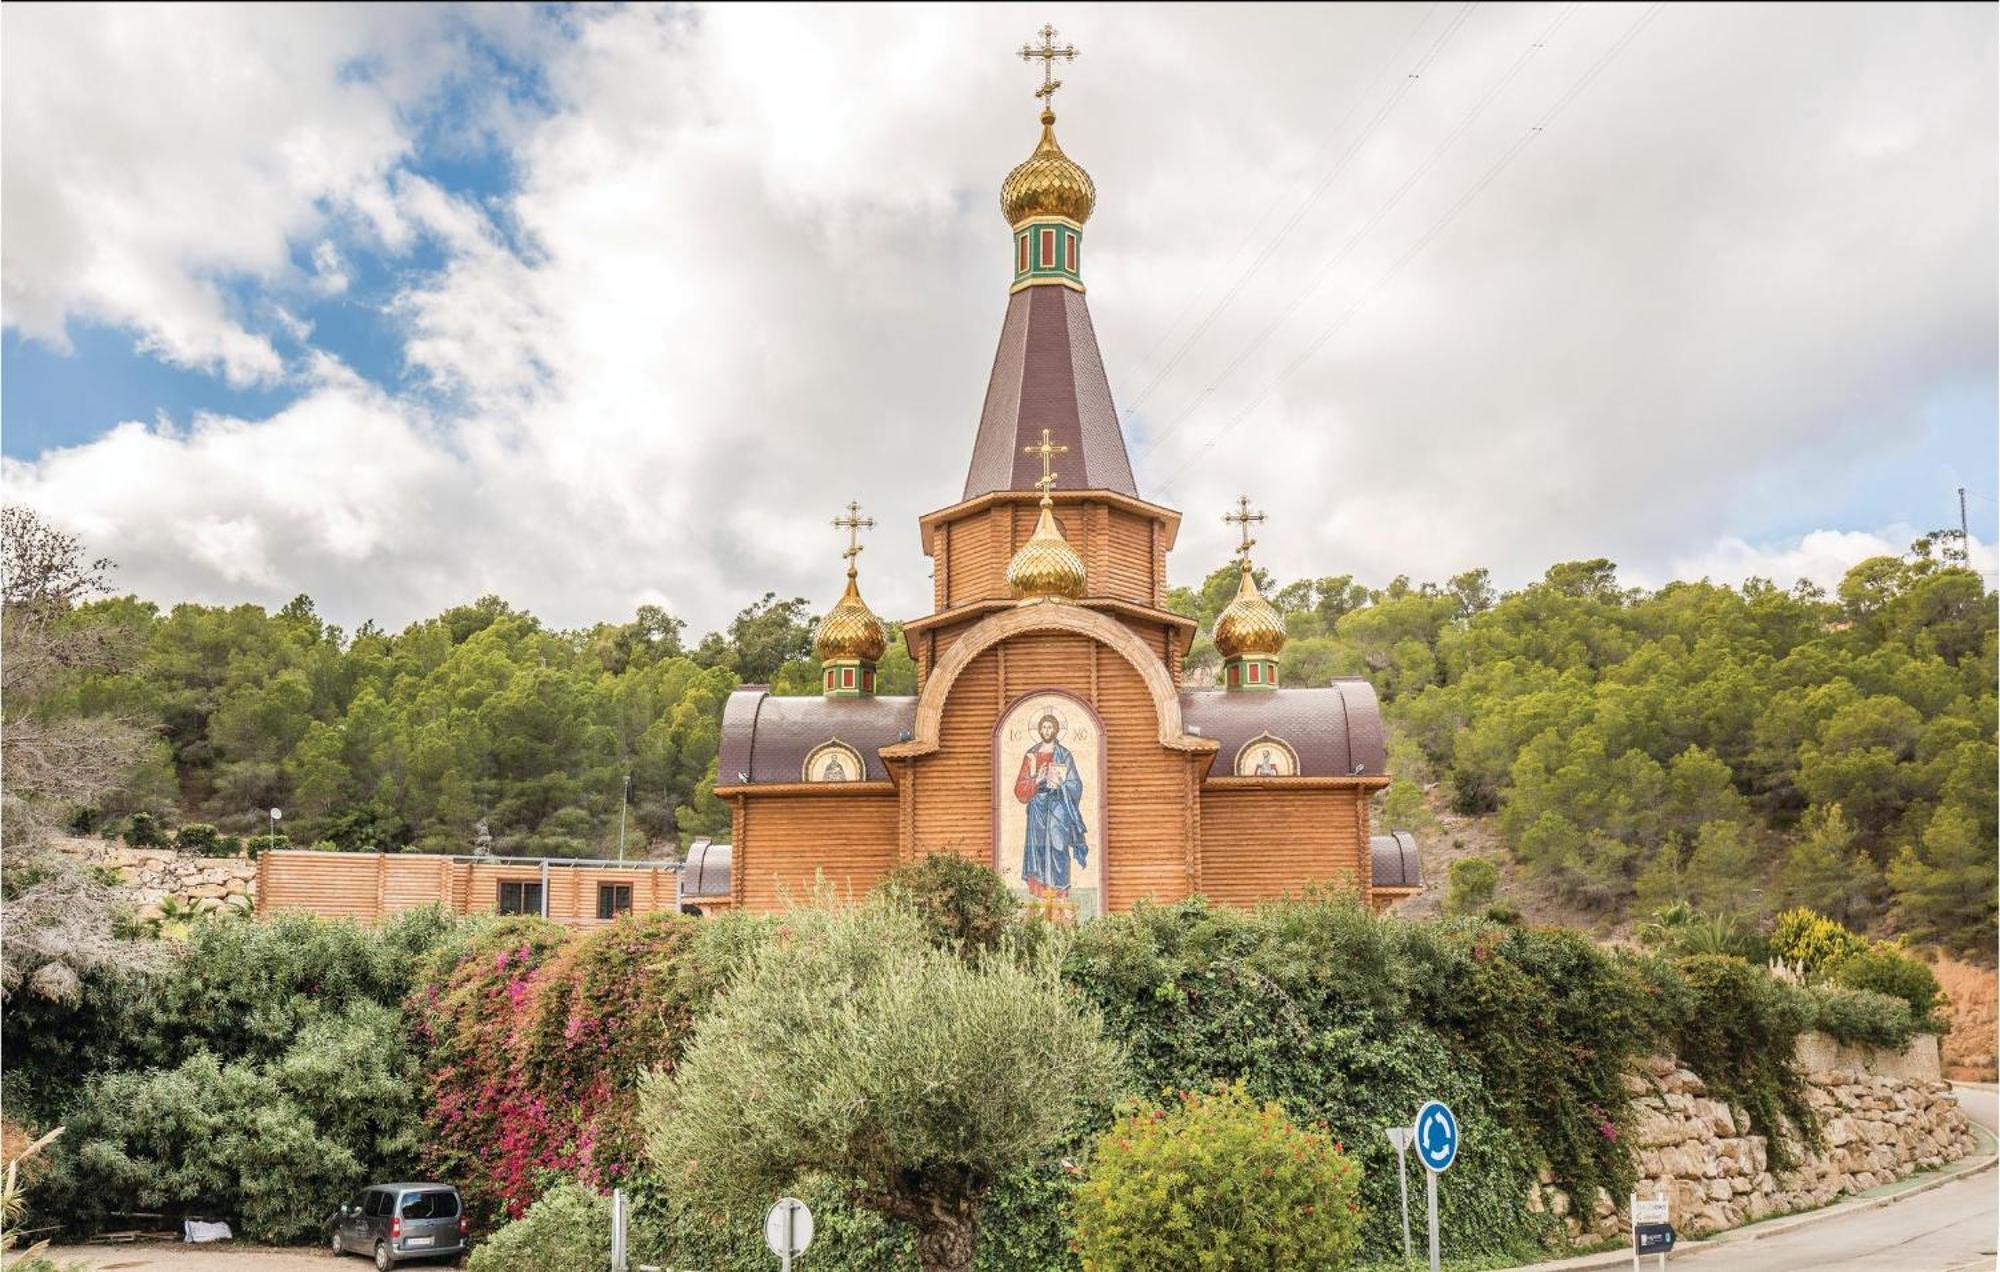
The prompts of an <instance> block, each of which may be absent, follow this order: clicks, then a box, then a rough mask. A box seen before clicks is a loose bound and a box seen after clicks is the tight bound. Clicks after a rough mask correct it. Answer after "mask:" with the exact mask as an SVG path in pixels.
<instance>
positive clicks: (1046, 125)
mask: <svg viewBox="0 0 2000 1272" xmlns="http://www.w3.org/2000/svg"><path fill="white" fill-rule="evenodd" d="M1096 206H1097V183H1096V182H1094V181H1092V180H1091V179H1090V174H1089V173H1088V172H1085V171H1084V170H1083V166H1082V165H1081V164H1079V163H1077V161H1076V160H1074V159H1072V158H1070V157H1069V156H1068V155H1066V154H1064V153H1063V148H1062V147H1061V146H1059V145H1057V144H1056V113H1055V112H1054V111H1052V110H1045V111H1043V112H1042V140H1041V144H1040V145H1038V146H1036V147H1035V153H1034V154H1031V155H1029V156H1028V157H1027V158H1026V159H1024V160H1022V161H1021V162H1020V163H1018V164H1016V165H1015V166H1014V170H1013V171H1012V172H1010V173H1008V174H1007V179H1006V180H1005V181H1002V182H1001V183H1000V210H1001V211H1002V212H1004V213H1006V214H1007V224H1009V225H1019V224H1021V222H1023V221H1026V220H1029V219H1031V218H1033V217H1038V216H1063V217H1068V218H1069V219H1070V220H1072V221H1075V222H1076V223H1077V224H1078V225H1081V224H1083V223H1084V222H1085V221H1088V220H1089V219H1090V212H1091V209H1092V208H1095V207H1096Z"/></svg>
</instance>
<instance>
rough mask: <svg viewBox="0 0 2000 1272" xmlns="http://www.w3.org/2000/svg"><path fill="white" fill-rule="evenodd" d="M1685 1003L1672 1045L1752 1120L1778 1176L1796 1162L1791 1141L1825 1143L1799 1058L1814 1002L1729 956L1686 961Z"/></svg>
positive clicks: (1678, 1007) (1682, 974) (1678, 1008)
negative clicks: (1799, 1038)
mask: <svg viewBox="0 0 2000 1272" xmlns="http://www.w3.org/2000/svg"><path fill="white" fill-rule="evenodd" d="M1678 975H1679V979H1680V981H1681V985H1680V986H1679V987H1677V988H1679V990H1680V992H1682V993H1684V994H1685V995H1686V998H1685V1000H1684V1002H1682V1003H1677V1004H1675V1006H1674V1008H1673V1011H1672V1014H1673V1016H1674V1017H1675V1023H1674V1024H1673V1025H1672V1030H1673V1037H1672V1041H1673V1048H1674V1053H1675V1055H1676V1056H1678V1057H1679V1059H1680V1062H1681V1063H1682V1064H1684V1065H1686V1066H1687V1067H1688V1068H1690V1069H1692V1070H1694V1071H1695V1072H1696V1073H1698V1074H1700V1075H1701V1076H1702V1078H1703V1080H1705V1081H1706V1082H1707V1083H1708V1085H1709V1088H1710V1089H1711V1090H1712V1091H1713V1092H1714V1093H1715V1094H1716V1095H1718V1096H1720V1097H1722V1098H1723V1099H1725V1100H1728V1101H1729V1102H1731V1103H1733V1104H1738V1105H1741V1106H1742V1107H1743V1109H1744V1111H1745V1112H1747V1113H1748V1114H1749V1116H1750V1129H1751V1130H1752V1131H1753V1132H1754V1133H1756V1134H1759V1135H1763V1136H1765V1137H1766V1138H1767V1140H1768V1144H1769V1152H1770V1158H1771V1169H1772V1170H1773V1171H1779V1170H1784V1169H1786V1168H1787V1167H1789V1166H1791V1165H1792V1164H1793V1163H1794V1161H1795V1154H1794V1152H1793V1150H1792V1146H1791V1142H1790V1139H1788V1135H1789V1136H1790V1137H1794V1138H1796V1139H1799V1140H1802V1141H1803V1142H1804V1143H1805V1144H1807V1145H1808V1146H1809V1147H1815V1148H1816V1147H1818V1146H1819V1145H1820V1143H1821V1136H1820V1126H1819V1119H1818V1118H1817V1117H1816V1116H1814V1114H1813V1110H1812V1105H1811V1104H1810V1103H1808V1102H1807V1099H1806V1080H1805V1074H1803V1073H1802V1072H1800V1070H1799V1067H1798V1061H1797V1059H1796V1050H1797V1046H1798V1037H1799V1034H1800V1033H1801V1032H1802V1031H1803V1030H1805V1029H1808V1028H1810V1027H1811V1025H1812V1023H1813V1015H1814V1009H1813V1002H1812V999H1810V998H1809V997H1808V996H1807V995H1806V992H1805V991H1804V990H1802V989H1799V988H1797V987H1795V986H1791V985H1787V984H1785V983H1784V982H1782V981H1780V980H1778V979H1777V978H1776V977H1774V976H1772V975H1771V974H1770V973H1769V972H1767V971H1765V970H1764V969H1763V968H1761V967H1757V966H1754V965H1752V964H1751V963H1749V962H1747V961H1745V960H1743V959H1740V958H1735V957H1732V956H1729V955H1722V954H1702V955H1696V956H1694V957H1692V958H1685V959H1682V960H1681V961H1680V964H1679V968H1678Z"/></svg>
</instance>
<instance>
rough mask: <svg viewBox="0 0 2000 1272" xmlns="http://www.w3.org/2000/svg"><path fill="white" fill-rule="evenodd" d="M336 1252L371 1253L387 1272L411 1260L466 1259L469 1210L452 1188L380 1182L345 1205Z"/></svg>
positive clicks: (335, 1226) (335, 1231) (336, 1226)
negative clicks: (406, 1260) (466, 1218)
mask: <svg viewBox="0 0 2000 1272" xmlns="http://www.w3.org/2000/svg"><path fill="white" fill-rule="evenodd" d="M333 1252H334V1253H335V1254H366V1255H371V1256H373V1257H374V1259H375V1266H376V1267H377V1268H378V1269H380V1270H381V1272H389V1269H390V1268H393V1267H395V1266H396V1265H397V1264H398V1263H401V1262H403V1261H404V1260H405V1259H431V1258H449V1259H451V1260H452V1261H453V1262H454V1263H456V1262H457V1261H458V1260H459V1259H461V1258H463V1257H464V1256H465V1207H464V1206H462V1205H460V1204H459V1200H458V1189H456V1188H454V1187H452V1186H451V1185H450V1184H376V1185H375V1186H374V1187H373V1188H364V1189H362V1190H361V1191H360V1192H359V1193H358V1194H356V1195H355V1198H354V1200H353V1201H349V1202H343V1203H341V1207H340V1213H339V1214H338V1215H336V1216H335V1217H334V1221H333Z"/></svg>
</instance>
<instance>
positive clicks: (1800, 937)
mask: <svg viewBox="0 0 2000 1272" xmlns="http://www.w3.org/2000/svg"><path fill="white" fill-rule="evenodd" d="M1770 944H1771V957H1772V958H1779V959H1783V960H1784V961H1785V965H1786V966H1787V967H1790V968H1791V969H1792V970H1793V971H1796V972H1797V973H1799V974H1800V975H1801V976H1804V977H1806V978H1807V979H1808V980H1812V979H1817V978H1818V977H1820V976H1824V975H1825V974H1827V973H1828V972H1830V971H1831V970H1833V969H1834V968H1835V967H1837V966H1839V965H1840V964H1841V963H1842V962H1844V961H1846V960H1847V959H1849V958H1852V957H1853V956H1854V955H1856V954H1859V953H1862V952H1863V951H1865V950H1866V949H1867V948H1868V941H1867V939H1866V938H1865V937H1862V936H1858V935H1856V934H1855V933H1853V932H1850V931H1848V930H1847V929H1846V928H1844V927H1842V926H1841V925H1840V924H1838V923H1836V922H1834V921H1833V920H1832V919H1829V918H1827V917H1826V916H1825V915H1823V914H1819V913H1817V912H1815V911H1812V910H1808V909H1806V908H1805V907H1804V906H1795V907H1793V908H1792V909H1789V910H1787V911H1785V912H1784V913H1783V914H1780V915H1779V916H1778V919H1777V922H1776V923H1775V924H1774V925H1773V926H1772V928H1771V942H1770Z"/></svg>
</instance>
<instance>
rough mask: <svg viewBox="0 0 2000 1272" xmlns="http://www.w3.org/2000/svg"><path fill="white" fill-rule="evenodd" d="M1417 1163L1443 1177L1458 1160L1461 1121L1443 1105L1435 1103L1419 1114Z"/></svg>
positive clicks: (1416, 1127) (1416, 1132)
mask: <svg viewBox="0 0 2000 1272" xmlns="http://www.w3.org/2000/svg"><path fill="white" fill-rule="evenodd" d="M1414 1130H1415V1134H1416V1146H1417V1160H1419V1161H1421V1162H1422V1163H1423V1164H1424V1169H1425V1170H1429V1171H1433V1172H1436V1173H1439V1174H1442V1173H1443V1172H1444V1171H1446V1170H1449V1169H1450V1168H1451V1164H1452V1162H1453V1161H1455V1160H1457V1158H1458V1119H1457V1118H1455V1117H1453V1116H1452V1115H1451V1110H1450V1109H1448V1108H1446V1107H1445V1104H1444V1101H1442V1100H1432V1101H1431V1102H1430V1103H1428V1104H1426V1105H1424V1107H1422V1108H1421V1109H1418V1110H1417V1124H1416V1126H1415V1128H1414Z"/></svg>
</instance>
